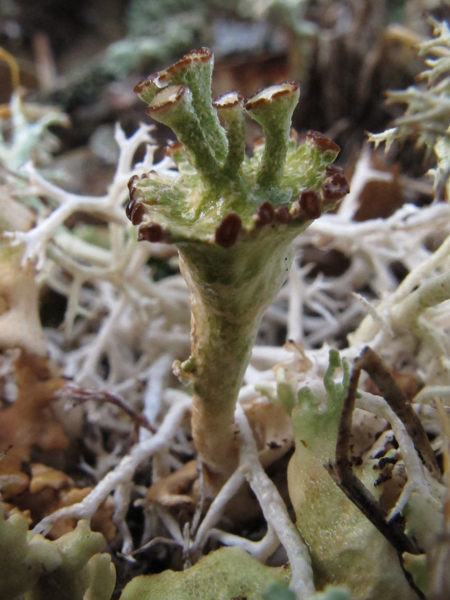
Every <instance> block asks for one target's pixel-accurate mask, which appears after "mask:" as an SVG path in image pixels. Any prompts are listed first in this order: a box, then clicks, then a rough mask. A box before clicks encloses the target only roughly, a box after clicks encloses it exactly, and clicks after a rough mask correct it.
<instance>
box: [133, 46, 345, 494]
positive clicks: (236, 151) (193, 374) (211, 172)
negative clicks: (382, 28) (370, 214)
mask: <svg viewBox="0 0 450 600" xmlns="http://www.w3.org/2000/svg"><path fill="white" fill-rule="evenodd" d="M212 68H213V56H212V53H211V51H210V50H208V49H207V48H201V49H199V50H195V51H192V52H190V53H188V54H187V55H186V56H184V57H183V58H182V59H181V60H180V61H179V62H177V63H176V64H174V65H173V66H171V67H170V68H168V69H167V70H165V71H161V72H159V73H156V74H154V75H151V76H150V77H148V78H147V79H146V80H145V81H143V82H141V83H139V84H138V85H137V86H136V92H137V93H138V94H139V96H140V98H141V99H142V100H144V101H145V102H146V103H147V104H148V109H147V112H148V114H149V115H150V116H152V117H153V118H154V119H155V120H157V121H159V122H161V123H164V124H165V125H168V126H169V127H171V128H172V129H173V131H174V132H175V133H176V135H177V137H178V140H179V142H178V143H175V144H173V145H172V146H170V147H169V148H168V149H167V152H168V153H169V154H170V155H171V156H172V157H173V159H174V161H175V163H176V164H177V167H178V174H177V176H176V178H175V179H170V180H166V179H163V178H161V177H160V176H159V175H158V174H157V173H154V172H151V173H148V174H146V173H144V174H142V175H141V176H138V175H135V176H134V177H133V178H132V179H131V181H130V184H129V188H130V201H129V203H128V205H127V215H128V217H129V218H130V220H131V221H132V223H133V224H134V225H136V226H138V227H139V239H140V240H147V241H150V242H167V243H173V244H175V245H176V246H177V248H178V251H179V255H180V267H181V272H182V274H183V276H184V278H185V279H186V282H187V285H188V287H189V290H190V292H191V310H192V330H191V343H192V344H191V345H192V354H191V357H190V358H189V360H187V361H186V362H184V363H178V364H176V366H175V369H176V372H177V374H178V375H179V376H180V377H182V378H185V379H188V380H190V381H191V382H192V385H193V391H194V411H193V420H192V425H193V435H194V440H195V443H196V446H197V449H198V452H199V455H200V457H201V459H202V462H203V464H204V467H205V474H206V476H207V481H208V482H209V483H210V484H211V485H212V487H213V488H217V487H218V486H220V485H221V484H222V483H223V481H224V479H225V478H226V477H227V476H228V475H229V474H230V473H231V472H232V471H233V469H234V468H235V467H236V465H237V448H236V446H235V442H234V435H233V434H234V410H235V404H236V399H237V395H238V392H239V388H240V386H241V383H242V378H243V376H244V372H245V369H246V367H247V364H248V361H249V358H250V353H251V350H252V347H253V344H254V342H255V337H256V334H257V331H258V328H259V324H260V321H261V318H262V316H263V314H264V311H265V310H266V308H267V307H268V305H269V304H270V303H271V302H272V300H273V299H274V297H275V296H276V294H277V293H278V291H279V289H280V287H281V285H282V284H283V282H284V281H285V279H286V276H287V273H288V271H289V267H290V264H291V249H290V247H291V242H292V240H293V239H294V238H295V237H296V236H297V235H298V233H300V232H301V231H302V230H304V229H305V228H306V227H307V226H308V225H309V224H310V223H311V222H312V221H313V220H314V219H315V218H317V217H318V216H320V214H321V212H322V211H323V210H324V209H325V210H326V209H328V208H330V207H331V206H333V205H334V204H335V202H336V201H337V200H338V199H339V198H341V197H342V196H344V195H345V194H346V193H347V192H348V184H347V182H346V180H345V177H344V175H343V174H342V171H341V170H340V169H339V168H337V167H334V166H329V165H330V163H331V162H332V161H333V160H334V159H335V157H336V156H337V153H338V152H339V148H338V146H336V145H335V144H334V143H333V142H332V141H331V140H329V139H328V138H326V137H325V136H323V135H322V134H320V133H317V132H309V133H308V134H307V137H306V141H305V143H303V144H302V145H297V142H296V140H295V138H294V137H292V136H291V133H290V126H291V117H292V113H293V111H294V108H295V106H296V104H297V102H298V98H299V89H298V85H297V84H296V83H293V82H286V83H282V84H280V85H274V86H271V87H269V88H267V89H265V90H262V91H261V92H258V93H257V94H256V95H255V96H253V97H252V98H251V99H250V100H248V101H247V102H246V103H245V102H244V101H243V99H242V97H241V96H240V95H239V94H238V93H237V92H229V93H227V94H225V95H224V96H222V97H221V98H219V99H218V100H216V101H215V102H212V100H211V75H212ZM245 114H248V115H249V116H250V117H252V118H253V119H254V120H256V121H257V122H258V123H259V124H260V125H261V126H262V129H263V132H264V138H265V143H263V144H260V145H258V146H257V147H256V148H255V150H254V154H253V156H252V157H251V158H249V157H247V156H246V155H245ZM221 123H222V124H221Z"/></svg>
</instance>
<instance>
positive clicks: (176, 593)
mask: <svg viewBox="0 0 450 600" xmlns="http://www.w3.org/2000/svg"><path fill="white" fill-rule="evenodd" d="M289 578H290V570H289V569H287V568H285V567H267V566H265V565H263V564H261V563H260V562H258V561H257V560H256V559H254V558H252V557H251V556H250V555H249V554H247V553H246V552H245V551H244V550H241V549H240V548H221V549H220V550H217V551H215V552H212V553H211V554H208V556H206V557H205V558H203V559H202V560H201V561H200V562H198V563H197V564H196V565H194V566H193V567H191V568H190V569H186V570H185V571H180V572H175V571H164V572H163V573H159V574H158V575H142V576H140V577H135V578H134V579H133V580H132V581H131V582H130V583H129V584H128V585H127V586H126V588H125V589H124V591H123V593H122V595H121V597H120V600H231V599H232V598H246V599H247V600H261V595H262V592H263V591H264V589H265V588H266V586H267V585H268V584H269V583H270V582H271V581H274V580H276V581H280V582H285V583H287V582H288V581H289Z"/></svg>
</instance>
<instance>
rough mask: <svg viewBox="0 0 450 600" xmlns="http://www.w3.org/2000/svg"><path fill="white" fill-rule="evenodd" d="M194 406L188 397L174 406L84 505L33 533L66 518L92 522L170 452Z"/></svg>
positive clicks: (50, 517)
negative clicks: (157, 456) (144, 467)
mask: <svg viewBox="0 0 450 600" xmlns="http://www.w3.org/2000/svg"><path fill="white" fill-rule="evenodd" d="M191 403H192V400H191V398H190V397H189V396H186V397H185V398H184V399H183V400H180V401H179V402H177V403H176V404H173V405H172V406H171V407H170V409H169V410H168V412H167V414H166V415H165V418H164V420H163V422H162V423H161V426H160V427H159V429H158V431H157V433H155V434H154V435H153V436H152V437H151V438H149V439H147V440H144V441H142V442H140V443H138V444H136V445H135V446H133V448H132V449H131V450H130V452H129V454H128V455H127V456H124V457H123V458H122V460H121V461H120V463H119V464H118V465H117V467H116V468H115V469H113V470H112V471H110V472H109V473H108V474H107V475H105V477H104V478H103V479H102V480H101V481H100V482H99V483H98V484H97V485H96V486H95V487H94V489H93V490H92V491H91V492H90V493H89V494H88V495H87V496H86V497H85V498H84V499H83V500H82V501H81V502H77V503H76V504H73V505H72V506H67V507H64V508H61V509H59V510H57V511H55V512H54V513H51V514H50V515H48V516H47V517H45V518H44V519H42V521H40V522H39V523H38V524H37V525H36V527H35V528H34V531H35V532H37V533H48V531H49V530H50V529H51V527H52V525H53V524H54V523H56V522H57V521H58V520H59V519H62V518H66V517H68V518H75V519H85V520H87V521H90V519H91V518H92V516H93V515H94V513H95V512H96V511H97V510H98V508H99V507H100V505H101V504H102V503H103V502H104V501H105V500H106V498H107V497H108V496H109V495H110V494H111V492H113V491H114V490H115V489H116V488H117V487H118V486H119V485H125V484H128V483H129V482H131V480H132V479H133V477H134V474H135V472H136V469H137V468H138V467H139V466H140V465H141V464H142V463H144V462H146V461H148V460H149V458H150V457H151V456H152V455H153V454H154V453H155V452H157V451H159V450H162V448H167V450H169V448H170V445H171V441H172V440H173V438H174V436H175V435H176V433H177V431H178V429H179V427H180V426H181V423H182V420H183V418H184V417H185V414H186V412H188V411H189V410H190V407H191Z"/></svg>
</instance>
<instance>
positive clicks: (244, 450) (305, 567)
mask: <svg viewBox="0 0 450 600" xmlns="http://www.w3.org/2000/svg"><path fill="white" fill-rule="evenodd" d="M236 423H237V424H238V426H239V431H240V441H241V446H240V459H239V468H240V470H241V471H242V473H243V474H244V476H245V478H246V479H247V481H248V483H249V484H250V487H251V488H252V490H253V492H254V493H255V495H256V497H257V499H258V502H259V504H260V506H261V509H262V511H263V514H264V517H265V519H266V521H267V523H268V524H270V525H271V527H272V528H273V530H274V531H275V533H276V535H277V536H278V539H279V540H280V542H281V543H282V545H283V547H284V549H285V550H286V554H287V556H288V559H289V563H290V566H291V569H292V579H291V584H290V588H291V589H292V590H293V591H294V592H295V593H296V595H297V598H298V599H299V600H306V599H307V598H310V597H311V596H313V594H314V593H315V588H314V579H313V572H312V568H311V559H310V556H309V552H308V549H307V547H306V545H305V544H304V542H303V540H302V539H301V536H300V533H299V531H298V529H297V528H296V527H295V525H294V523H293V522H292V521H291V518H290V517H289V514H288V512H287V508H286V505H285V504H284V502H283V499H282V498H281V496H280V493H279V491H278V490H277V488H276V487H275V485H274V483H273V482H272V481H271V480H270V479H269V477H268V476H267V474H266V473H265V471H264V469H263V468H262V466H261V463H260V460H259V457H258V451H257V449H256V443H255V440H254V438H253V434H252V431H251V429H250V425H249V424H248V421H247V417H246V416H245V413H244V411H243V409H242V407H241V406H240V405H239V404H238V405H237V406H236Z"/></svg>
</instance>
